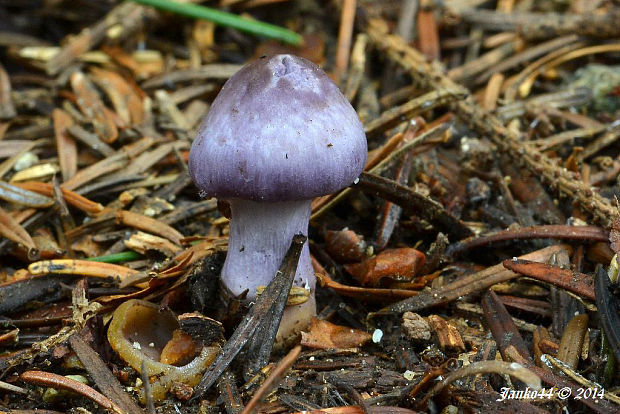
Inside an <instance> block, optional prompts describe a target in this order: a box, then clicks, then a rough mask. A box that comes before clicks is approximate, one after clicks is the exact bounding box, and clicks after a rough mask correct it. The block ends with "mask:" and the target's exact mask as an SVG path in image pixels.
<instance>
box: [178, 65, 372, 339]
mask: <svg viewBox="0 0 620 414" xmlns="http://www.w3.org/2000/svg"><path fill="white" fill-rule="evenodd" d="M367 152H368V149H367V143H366V137H365V134H364V128H363V126H362V123H361V122H360V120H359V118H358V116H357V113H356V112H355V110H354V109H353V107H352V106H351V104H350V103H349V102H348V101H347V99H346V98H345V97H344V96H343V95H342V93H341V92H340V90H339V89H338V87H337V86H336V84H334V82H332V81H331V79H329V77H328V76H327V75H326V74H325V72H323V71H322V70H321V69H320V68H319V67H318V66H317V65H315V64H314V63H312V62H310V61H308V60H306V59H303V58H300V57H297V56H293V55H275V56H271V57H267V56H263V57H261V58H260V59H258V60H256V61H254V62H252V63H250V64H248V65H246V66H244V67H243V68H242V69H241V70H239V71H238V72H237V73H236V74H235V75H233V76H232V77H231V78H230V79H229V80H228V81H227V82H226V83H225V84H224V86H223V87H222V90H221V91H220V93H219V94H218V96H217V97H216V98H215V100H214V101H213V104H212V106H211V109H210V110H209V113H208V114H207V116H206V118H205V120H204V121H203V123H202V125H201V127H200V129H199V132H198V136H197V137H196V139H195V141H194V143H193V145H192V148H191V151H190V156H189V171H190V174H191V176H192V179H193V180H194V183H195V184H196V186H197V187H198V188H199V189H200V191H201V196H203V197H207V196H211V197H217V198H218V199H219V200H225V201H227V202H228V203H229V205H230V212H231V216H232V217H231V221H230V232H229V241H228V254H227V256H226V261H225V263H224V266H223V269H222V273H221V279H222V284H223V286H224V288H225V289H226V290H227V291H228V293H229V294H230V295H233V296H235V297H236V296H239V295H241V294H242V293H243V292H245V291H246V290H247V292H248V293H247V298H246V299H247V300H248V301H252V300H254V299H255V297H256V294H257V288H259V287H260V286H265V285H267V284H269V282H270V281H271V279H272V278H273V277H274V275H275V273H276V271H277V270H278V267H279V265H280V262H281V261H282V259H283V257H284V255H285V253H286V251H287V249H288V247H289V245H290V242H291V239H292V237H293V235H295V234H297V233H302V234H305V235H307V234H308V221H309V218H310V211H311V201H312V198H313V197H317V196H321V195H326V194H330V193H332V192H335V191H337V190H340V189H341V188H343V187H346V186H348V185H350V184H352V183H353V182H354V181H355V180H356V178H357V177H358V176H359V174H360V173H361V172H362V169H363V167H364V164H365V162H366V157H367ZM315 283H316V279H315V276H314V271H313V268H312V264H311V261H310V253H309V250H308V247H307V245H306V246H304V248H303V251H302V253H301V257H300V259H299V263H298V267H297V271H296V273H295V279H294V286H298V287H305V288H306V289H308V290H309V297H308V300H307V301H306V302H305V303H302V304H300V305H294V306H288V307H287V308H286V310H285V312H284V315H283V318H282V322H281V323H280V327H279V331H278V335H277V338H276V340H277V341H281V340H283V339H287V338H288V337H290V336H291V335H293V334H296V333H297V332H299V331H300V330H301V329H303V328H304V327H305V326H306V325H307V324H308V323H309V321H310V319H311V317H312V316H314V315H315V314H316V302H315V300H314V289H315Z"/></svg>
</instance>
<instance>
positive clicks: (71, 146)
mask: <svg viewBox="0 0 620 414" xmlns="http://www.w3.org/2000/svg"><path fill="white" fill-rule="evenodd" d="M52 119H53V120H54V135H55V137H56V152H57V153H58V162H59V163H60V170H61V171H62V180H63V181H67V180H69V179H70V178H71V177H73V176H74V175H75V172H76V171H77V146H76V145H75V141H74V140H73V138H71V136H70V135H69V133H68V132H67V129H68V128H69V127H70V126H71V125H73V118H71V116H69V114H68V113H66V112H65V111H63V110H62V109H58V108H56V109H54V112H52Z"/></svg>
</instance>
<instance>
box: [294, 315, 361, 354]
mask: <svg viewBox="0 0 620 414" xmlns="http://www.w3.org/2000/svg"><path fill="white" fill-rule="evenodd" d="M371 338H372V335H371V334H369V333H368V332H364V331H360V330H359V329H353V328H349V327H346V326H339V325H334V324H333V323H331V322H327V321H324V320H321V319H316V318H313V319H312V325H311V326H310V331H309V332H302V333H301V344H302V345H304V346H307V347H309V348H319V349H338V348H355V347H359V346H362V345H364V344H365V343H366V342H368V341H370V339H371Z"/></svg>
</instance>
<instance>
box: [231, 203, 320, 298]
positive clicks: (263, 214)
mask: <svg viewBox="0 0 620 414" xmlns="http://www.w3.org/2000/svg"><path fill="white" fill-rule="evenodd" d="M310 203H311V200H297V201H280V202H257V201H249V200H240V199H232V200H230V210H231V215H232V218H231V221H230V234H229V239H228V254H227V256H226V261H225V262H224V267H223V269H222V283H223V284H224V286H225V287H226V288H227V289H228V290H229V291H230V293H231V294H233V295H235V296H238V295H240V294H241V293H243V291H245V290H246V289H249V291H248V295H247V298H248V299H249V300H254V299H255V298H256V288H257V287H259V286H267V285H268V284H269V282H270V281H271V279H273V277H274V275H275V273H276V271H277V270H278V268H279V267H280V264H281V262H282V259H283V258H284V256H285V254H286V251H287V249H288V247H289V246H290V244H291V239H292V238H293V236H294V235H295V234H297V233H302V234H306V235H307V234H308V221H309V219H310V210H311V206H310ZM315 284H316V278H315V276H314V270H313V268H312V263H311V261H310V251H309V250H308V244H305V245H304V247H303V249H302V251H301V256H300V257H299V263H298V265H297V271H296V273H295V280H294V281H293V285H294V286H304V287H306V286H307V287H308V288H309V289H310V291H311V296H314V286H315Z"/></svg>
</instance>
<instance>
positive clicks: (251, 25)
mask: <svg viewBox="0 0 620 414" xmlns="http://www.w3.org/2000/svg"><path fill="white" fill-rule="evenodd" d="M131 1H133V2H135V3H140V4H144V5H146V6H151V7H155V8H156V9H160V10H165V11H169V12H172V13H176V14H180V15H183V16H187V17H193V18H195V19H204V20H209V21H212V22H214V23H216V24H219V25H222V26H228V27H232V28H234V29H237V30H241V31H243V32H247V33H252V34H255V35H259V36H264V37H269V38H271V39H277V40H281V41H283V42H286V43H290V44H293V45H300V44H301V43H302V42H303V38H302V37H301V35H299V34H297V33H295V32H293V31H291V30H288V29H285V28H284V27H280V26H276V25H273V24H269V23H264V22H260V21H257V20H249V19H244V18H242V17H239V16H237V15H236V14H232V13H227V12H224V11H221V10H216V9H212V8H210V7H205V6H200V5H198V4H192V3H179V2H176V1H173V0H131Z"/></svg>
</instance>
